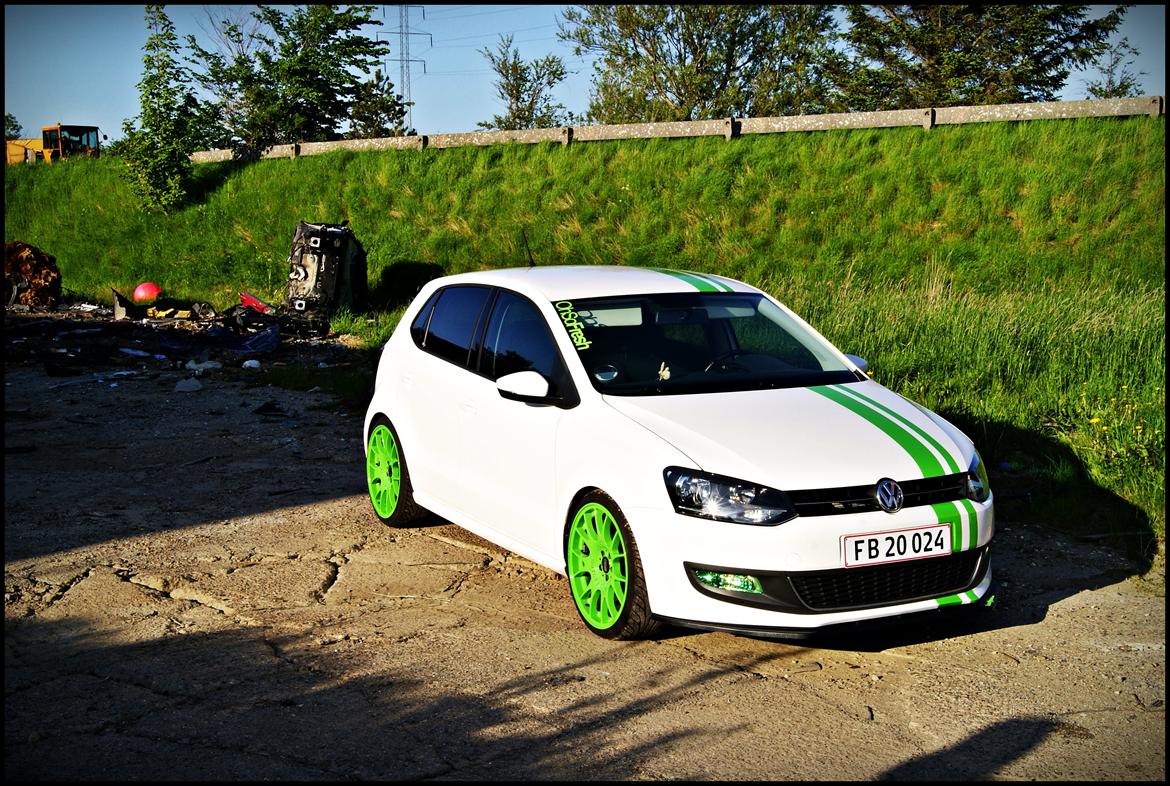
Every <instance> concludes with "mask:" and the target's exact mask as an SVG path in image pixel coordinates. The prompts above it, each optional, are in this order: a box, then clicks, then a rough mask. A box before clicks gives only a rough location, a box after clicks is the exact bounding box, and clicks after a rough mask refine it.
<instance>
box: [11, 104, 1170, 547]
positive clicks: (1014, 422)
mask: <svg viewBox="0 0 1170 786" xmlns="http://www.w3.org/2000/svg"><path fill="white" fill-rule="evenodd" d="M196 172H197V176H198V178H199V187H198V190H197V193H196V195H195V199H194V201H193V203H192V204H191V205H190V206H189V207H188V208H186V209H185V210H183V211H181V212H179V213H177V214H175V215H173V216H170V217H166V216H162V215H146V214H143V213H140V212H137V211H136V210H135V209H134V207H133V198H132V195H131V193H130V190H129V187H128V186H127V185H126V183H125V182H124V181H123V180H122V178H121V176H120V175H121V164H120V162H119V161H118V160H117V159H101V160H98V161H66V162H63V163H60V164H54V165H52V166H16V167H9V168H7V170H6V173H5V240H6V241H8V240H23V241H25V242H28V243H32V244H33V245H36V246H38V247H40V248H43V249H45V250H46V251H48V252H49V253H51V254H53V255H55V256H56V257H57V261H58V265H59V267H60V268H61V271H62V275H63V283H64V285H65V286H66V287H67V288H69V289H71V290H73V291H75V292H77V293H78V294H79V295H80V296H81V297H83V298H84V299H88V300H90V301H93V302H104V303H109V302H110V301H111V297H112V296H111V294H110V289H117V290H118V291H120V292H123V293H126V292H129V291H130V290H132V289H133V288H134V286H136V285H137V283H138V282H140V281H143V280H153V281H156V282H157V283H159V284H161V285H162V286H163V287H164V289H165V290H166V291H167V293H168V294H169V295H171V296H173V297H178V298H187V299H192V300H204V301H208V302H211V303H212V304H213V305H214V306H216V307H217V308H220V309H222V308H225V307H227V306H230V305H234V304H235V303H237V302H238V297H239V292H240V291H242V290H243V291H249V292H251V293H252V294H254V295H256V296H258V297H261V298H262V299H265V300H268V301H269V302H276V303H279V302H280V301H281V299H282V298H283V293H284V287H285V276H286V274H287V270H288V266H287V265H288V263H287V260H288V252H289V247H290V245H291V239H292V233H293V230H294V228H295V226H296V222H297V221H298V220H306V221H314V222H322V221H327V222H340V221H342V220H348V221H349V223H350V226H351V227H352V228H353V229H354V231H355V233H356V234H357V236H358V237H359V238H360V239H361V241H362V243H363V244H364V245H365V247H366V249H367V252H368V255H369V260H370V266H369V276H370V286H371V290H372V292H373V294H374V298H375V300H374V303H375V306H376V307H377V308H376V310H375V312H374V313H373V314H370V315H352V314H342V315H339V317H338V318H337V319H335V320H334V322H333V328H334V330H336V331H338V332H349V333H354V334H357V335H359V336H361V337H362V338H363V339H365V340H366V342H367V344H368V345H369V346H371V347H376V346H378V345H380V344H381V343H382V342H384V341H385V339H386V338H387V337H388V336H389V334H390V332H391V330H392V329H393V327H394V325H395V323H396V322H397V319H398V317H399V316H400V315H401V313H402V307H403V306H404V304H405V303H406V302H407V301H408V300H409V298H410V296H411V295H413V294H414V292H415V291H417V287H418V284H419V280H418V278H417V277H418V274H419V271H420V270H424V271H425V270H429V271H432V272H439V271H441V272H444V273H457V272H463V271H467V270H479V269H486V268H494V267H513V266H522V265H525V264H527V252H526V250H525V246H524V242H523V240H522V232H523V235H524V236H526V237H527V243H528V246H529V248H530V249H531V253H532V255H533V257H534V258H535V260H536V262H537V264H539V265H554V264H588V265H601V264H620V265H643V266H655V267H659V266H661V267H674V268H680V269H690V270H699V271H705V272H709V273H718V274H724V275H728V276H732V277H734V278H739V279H741V280H744V281H746V282H748V283H751V284H754V285H757V286H760V287H761V288H763V289H765V290H767V291H769V292H771V293H773V294H774V295H776V296H777V297H778V298H779V299H780V300H781V301H783V302H785V303H786V304H788V305H789V306H791V307H792V308H793V309H794V310H796V311H797V313H799V314H801V315H802V316H803V317H805V318H806V319H807V320H808V321H809V322H810V323H811V324H812V325H813V326H814V327H816V328H817V329H819V330H820V331H821V332H822V333H823V334H824V335H826V337H828V338H829V339H830V340H832V341H833V342H834V343H835V344H837V345H838V346H840V347H841V348H842V349H843V350H844V351H847V352H852V353H855V354H859V355H862V356H864V357H866V358H867V359H869V360H870V362H871V364H872V369H873V372H874V375H875V378H876V379H877V380H878V381H880V382H882V383H883V384H885V385H887V386H888V387H891V388H892V389H894V390H897V391H898V392H900V393H902V394H904V395H907V396H908V397H910V398H912V399H914V400H916V401H918V402H919V403H921V404H923V405H925V406H928V407H930V408H932V409H936V410H938V411H940V412H943V413H944V414H946V415H947V416H948V417H952V418H953V419H955V421H956V422H957V423H959V424H960V425H962V426H963V427H964V428H965V429H967V430H968V432H969V433H970V434H971V436H972V437H973V438H975V440H976V442H977V443H978V444H979V445H980V446H981V448H982V449H983V451H984V455H985V458H988V459H989V463H991V466H992V471H993V481H994V479H995V474H996V473H997V472H998V473H1000V474H1001V475H1004V476H1010V475H1012V474H1013V473H1016V474H1023V475H1027V476H1029V477H1039V478H1044V479H1047V480H1049V481H1051V482H1053V483H1058V484H1065V485H1066V486H1067V487H1068V488H1070V489H1071V488H1075V487H1076V484H1077V483H1078V482H1083V481H1085V480H1086V479H1088V480H1091V481H1092V482H1093V483H1094V484H1096V485H1098V486H1100V487H1101V488H1104V489H1106V490H1107V491H1108V492H1109V493H1111V494H1113V495H1116V496H1117V497H1119V498H1120V499H1122V500H1124V501H1126V502H1127V503H1128V504H1129V505H1131V506H1135V509H1136V510H1137V511H1138V512H1139V513H1140V515H1142V516H1144V517H1145V518H1146V519H1147V520H1148V522H1149V526H1150V527H1151V528H1152V529H1153V531H1154V532H1156V533H1157V534H1158V536H1159V537H1164V535H1163V533H1164V528H1165V499H1164V493H1165V492H1164V490H1165V483H1164V478H1165V410H1164V404H1165V358H1166V341H1165V317H1164V313H1165V240H1164V237H1165V122H1164V120H1163V119H1151V118H1145V117H1141V118H1127V119H1082V120H1059V121H1030V122H1023V123H986V124H972V125H965V126H944V127H938V128H934V129H931V130H929V131H924V130H922V129H920V128H899V129H871V130H843V131H832V132H816V133H790V134H770V135H759V136H746V137H742V138H739V139H735V140H732V141H724V140H723V139H722V138H700V139H680V140H629V141H618V142H596V143H579V144H574V145H572V146H569V147H562V146H560V145H557V144H552V143H546V144H540V145H497V146H492V147H485V148H476V147H467V148H455V149H446V150H431V149H428V150H422V151H386V152H363V153H356V152H349V151H340V152H335V153H330V154H326V155H320V156H312V157H305V158H298V159H277V160H265V161H261V162H257V163H254V164H250V165H238V164H234V163H218V164H207V165H202V166H199V167H197V168H196ZM1118 526H1121V527H1122V528H1124V527H1126V526H1129V525H1128V524H1120V525H1118Z"/></svg>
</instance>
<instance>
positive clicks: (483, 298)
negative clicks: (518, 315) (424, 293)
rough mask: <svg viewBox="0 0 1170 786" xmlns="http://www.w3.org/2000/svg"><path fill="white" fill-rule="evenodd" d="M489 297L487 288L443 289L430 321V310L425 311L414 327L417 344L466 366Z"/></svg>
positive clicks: (412, 332) (435, 303)
mask: <svg viewBox="0 0 1170 786" xmlns="http://www.w3.org/2000/svg"><path fill="white" fill-rule="evenodd" d="M489 294H491V290H490V289H488V288H487V287H475V286H454V287H447V288H446V289H443V290H441V291H440V292H439V293H438V294H437V296H436V297H437V298H438V299H437V300H435V302H434V307H433V309H432V310H429V313H430V320H429V321H426V317H425V316H424V315H425V314H427V313H428V309H426V308H424V309H423V310H422V311H421V312H420V313H419V319H418V320H416V321H415V324H414V325H412V326H411V334H412V335H414V338H415V342H416V343H418V344H419V346H421V347H422V348H423V349H425V350H426V351H427V352H430V353H431V354H432V355H438V356H439V357H441V358H443V359H444V360H449V361H451V362H452V363H457V364H459V365H460V366H466V365H467V358H468V355H469V354H470V353H471V345H472V341H473V340H474V337H475V328H476V326H477V325H479V319H480V316H481V315H482V313H483V308H484V305H485V304H486V303H487V299H488V295H489ZM420 322H425V324H423V325H420V324H419V323H420ZM420 339H421V341H420Z"/></svg>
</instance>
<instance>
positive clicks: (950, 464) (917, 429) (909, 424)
mask: <svg viewBox="0 0 1170 786" xmlns="http://www.w3.org/2000/svg"><path fill="white" fill-rule="evenodd" d="M834 389H835V390H839V391H841V392H842V393H845V394H846V395H850V396H853V397H855V398H857V399H860V400H861V401H864V402H865V403H867V404H870V405H872V406H874V407H876V408H877V409H879V410H881V411H882V412H884V413H885V414H887V415H889V416H890V417H891V418H893V419H894V420H896V421H898V422H899V423H901V424H902V425H904V426H905V427H906V428H908V429H910V430H911V431H913V432H914V433H915V434H917V435H918V436H919V437H921V438H922V440H923V441H924V442H926V443H927V444H928V445H930V446H931V447H932V448H934V449H935V450H936V451H937V452H938V454H939V455H940V456H942V458H943V461H945V462H946V465H947V468H948V469H950V471H951V472H952V473H958V472H960V471H961V470H960V469H959V463H958V462H957V461H955V459H954V457H953V456H951V454H950V451H948V450H947V449H946V448H944V447H943V446H942V445H941V444H939V441H938V440H937V439H935V438H934V437H932V436H930V434H927V433H926V432H925V431H924V430H923V429H922V427H921V426H919V425H918V424H917V423H914V422H913V421H911V420H909V419H907V418H905V417H903V416H902V415H899V414H898V413H897V412H895V411H894V410H892V409H890V408H889V407H887V406H886V405H885V404H881V403H879V402H877V401H875V400H874V399H872V398H870V397H869V396H867V395H865V394H864V393H861V392H859V391H857V390H854V389H853V388H852V387H848V386H845V385H837V386H835V387H834Z"/></svg>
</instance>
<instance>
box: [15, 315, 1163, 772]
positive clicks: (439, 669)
mask: <svg viewBox="0 0 1170 786" xmlns="http://www.w3.org/2000/svg"><path fill="white" fill-rule="evenodd" d="M80 324H81V326H80V327H77V328H75V329H77V330H82V331H84V330H86V329H87V328H86V327H85V326H84V323H80ZM5 332H6V359H5V377H4V378H5V398H4V407H5V425H4V445H5V461H4V466H5V470H4V491H5V501H4V522H5V539H4V620H5V640H4V663H5V677H4V691H5V710H4V720H5V726H4V774H5V778H6V779H37V780H75V779H85V780H88V779H94V780H155V779H158V780H204V779H206V780H259V779H276V780H293V779H305V780H310V779H311V780H319V779H329V780H333V779H412V780H413V779H446V780H470V779H476V780H479V779H525V780H535V779H542V780H544V779H549V780H551V779H585V780H589V779H705V780H756V779H758V780H782V779H783V780H787V779H815V780H827V779H849V780H853V779H895V780H914V779H919V780H974V779H1003V780H1030V779H1040V780H1159V781H1160V780H1162V779H1163V778H1164V777H1165V772H1166V758H1165V754H1166V737H1165V730H1166V729H1165V723H1166V714H1165V703H1164V702H1165V660H1166V649H1165V641H1166V639H1165V590H1164V567H1161V564H1160V563H1159V567H1157V568H1155V569H1154V570H1152V571H1150V572H1148V573H1147V574H1146V575H1145V576H1142V575H1139V574H1140V573H1141V569H1140V568H1139V566H1138V565H1137V564H1136V563H1134V562H1132V561H1131V560H1130V559H1129V558H1127V557H1126V556H1124V555H1123V554H1122V553H1120V552H1119V551H1116V550H1114V549H1112V548H1111V547H1109V546H1108V545H1107V542H1106V541H1101V540H1092V539H1074V538H1070V537H1067V536H1064V535H1061V534H1060V533H1058V532H1056V531H1055V530H1054V529H1052V528H1050V527H1048V526H1044V522H1040V521H1028V520H1012V519H1011V518H1008V517H1003V516H1001V518H1000V521H999V531H998V534H997V536H996V541H995V547H994V549H995V550H994V554H995V560H994V563H993V564H994V568H995V571H996V574H997V575H998V577H999V578H1000V580H1001V588H1000V595H999V597H1000V604H999V606H1000V608H999V609H998V610H997V611H995V612H991V613H988V614H983V615H978V616H975V617H971V618H964V619H962V620H957V621H956V620H950V621H948V620H940V619H934V618H928V619H924V620H920V621H917V622H915V623H913V624H911V625H909V626H906V627H902V628H899V629H897V630H895V631H893V632H889V633H886V634H883V635H881V636H874V635H867V636H864V637H861V636H858V637H854V638H846V639H841V640H822V641H819V642H804V643H792V642H787V643H786V642H781V641H774V640H766V639H756V638H750V637H746V636H735V635H730V634H725V633H704V632H698V631H690V630H684V629H677V628H676V629H670V630H669V631H668V632H667V633H666V634H665V635H663V636H662V637H660V638H659V639H658V640H655V641H647V642H637V643H620V642H616V643H615V642H609V641H605V640H602V639H600V638H598V637H595V636H593V635H591V634H589V633H588V632H586V630H585V629H584V627H583V626H582V625H581V624H580V622H579V621H578V619H577V616H576V613H575V611H574V610H573V607H572V605H571V601H570V599H569V595H568V592H567V589H566V586H565V582H564V581H563V580H561V579H559V578H558V577H557V576H555V575H554V574H552V573H550V572H549V571H547V570H545V569H543V568H540V567H537V566H534V565H532V564H531V563H528V562H526V561H525V560H523V559H520V558H518V557H516V556H514V555H511V554H508V553H506V552H504V551H502V550H500V549H498V548H497V547H494V546H492V545H490V544H487V543H484V542H483V541H480V540H478V539H477V538H475V537H474V536H472V535H470V534H468V533H467V532H465V531H463V530H461V529H459V528H458V527H456V526H454V525H452V524H449V523H447V522H444V521H442V520H439V519H433V520H430V521H426V522H424V523H423V524H422V525H421V526H419V527H417V528H414V529H408V530H391V529H387V528H385V527H383V526H381V525H380V524H378V523H377V522H376V521H375V520H374V519H373V518H372V517H371V515H370V514H369V513H368V511H367V503H366V501H365V497H364V477H363V464H362V446H361V418H360V416H359V415H358V414H356V413H355V412H354V410H353V408H352V407H350V408H345V407H341V406H339V405H338V402H337V400H336V399H334V398H333V397H331V396H329V395H326V394H325V393H323V392H321V391H313V392H299V391H293V390H285V389H281V388H277V387H269V386H265V385H263V384H257V382H256V379H257V377H256V376H255V375H256V374H257V372H251V371H247V370H244V369H240V368H239V367H238V366H239V364H238V362H236V363H232V362H226V361H225V367H224V368H222V369H216V370H209V371H206V372H204V373H203V375H202V376H201V377H199V378H198V382H199V383H200V388H199V389H198V390H193V391H184V390H176V385H177V384H178V383H180V382H182V381H183V380H185V379H187V378H189V377H190V376H191V374H192V372H191V371H188V370H186V369H182V368H176V366H177V365H178V364H176V363H174V362H171V361H167V362H163V361H159V360H157V359H155V358H153V357H146V356H134V355H127V354H125V353H119V352H114V353H112V354H111V353H106V354H105V355H103V356H102V358H101V362H100V363H98V362H94V363H91V364H90V365H81V366H76V365H75V366H74V367H71V368H64V369H63V368H62V367H61V366H60V365H59V364H56V365H55V364H53V363H52V362H50V361H51V358H52V357H53V356H52V355H48V354H46V353H47V352H48V351H49V350H51V349H53V348H56V349H61V348H65V349H68V347H69V346H70V345H71V343H78V342H80V340H81V338H83V337H84V336H85V335H86V334H84V333H80V334H79V333H74V334H69V333H68V331H61V330H57V331H56V332H55V337H54V338H46V337H45V336H44V335H41V336H40V337H39V338H38V337H36V336H35V335H34V334H35V333H36V331H35V330H34V331H32V332H31V333H30V332H29V331H27V330H25V331H23V332H21V335H20V336H16V334H17V333H18V332H20V331H17V330H14V329H13V326H12V325H11V324H8V322H7V320H6V331H5ZM14 336H16V337H18V338H21V341H14ZM107 338H108V336H107ZM115 338H116V339H117V341H118V342H120V343H121V345H122V346H126V347H130V348H133V347H135V346H138V347H145V349H143V350H141V351H145V352H148V353H157V351H158V350H157V348H156V347H153V346H148V345H147V344H144V343H141V340H140V339H134V338H133V337H132V334H131V333H130V332H119V333H118V334H117V336H115ZM73 339H77V341H73ZM35 341H42V342H47V344H46V346H45V347H42V348H41V350H40V351H37V352H34V351H29V347H30V343H29V342H35ZM135 341H139V343H137V344H135V343H134V342H135ZM50 345H51V346H50ZM58 354H59V356H60V358H61V359H64V358H66V357H68V355H69V354H70V353H68V352H66V353H58ZM73 354H74V355H75V357H74V358H73V359H74V360H77V361H78V362H80V361H82V360H85V357H83V356H84V354H85V353H73ZM91 354H92V353H91ZM95 357H96V356H95ZM87 362H88V361H87ZM263 362H264V363H266V364H267V363H269V361H268V360H267V359H265V360H264V361H263ZM116 371H135V372H136V373H134V374H133V375H122V376H111V375H112V374H113V373H114V372H116ZM70 374H72V376H70ZM250 375H252V376H250ZM188 384H189V383H188ZM180 387H182V386H180ZM192 387H193V386H192Z"/></svg>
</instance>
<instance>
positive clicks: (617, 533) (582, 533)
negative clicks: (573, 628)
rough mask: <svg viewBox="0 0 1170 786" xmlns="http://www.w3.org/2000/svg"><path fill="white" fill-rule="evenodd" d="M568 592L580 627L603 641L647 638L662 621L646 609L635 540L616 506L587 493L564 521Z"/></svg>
mask: <svg viewBox="0 0 1170 786" xmlns="http://www.w3.org/2000/svg"><path fill="white" fill-rule="evenodd" d="M564 548H565V567H566V572H567V574H568V579H569V595H570V597H572V599H573V606H574V607H575V608H576V609H577V614H578V615H579V616H580V617H581V621H582V622H583V623H585V627H587V628H589V630H591V631H593V632H594V633H596V634H597V635H598V636H601V637H603V638H607V639H617V640H622V641H628V640H632V639H644V638H649V637H651V636H653V635H654V634H655V633H657V632H658V630H659V629H660V628H661V627H662V623H661V622H660V621H659V620H657V619H655V618H654V617H653V616H652V615H651V613H650V601H649V599H648V597H647V595H646V580H645V578H644V576H643V574H642V560H641V557H640V556H639V554H638V544H637V543H636V542H635V541H634V534H633V533H632V532H631V531H630V526H629V524H628V523H627V521H626V517H625V515H624V514H623V513H622V511H621V508H619V507H618V505H617V503H616V502H614V500H613V498H612V497H610V496H609V495H608V494H606V493H605V492H603V491H597V490H594V491H590V492H588V493H587V494H585V495H584V496H583V497H582V498H581V499H580V500H578V501H577V503H576V505H574V507H573V510H572V511H571V512H570V513H569V517H568V521H567V522H566V523H565V537H564Z"/></svg>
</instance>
